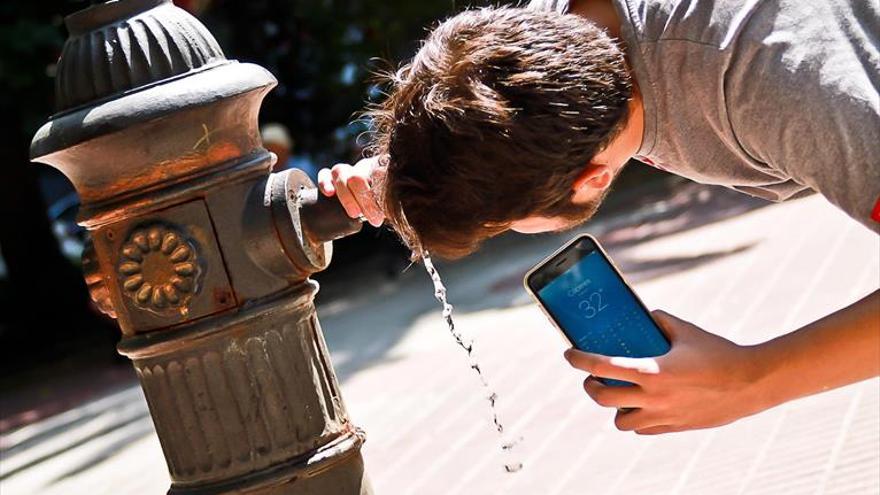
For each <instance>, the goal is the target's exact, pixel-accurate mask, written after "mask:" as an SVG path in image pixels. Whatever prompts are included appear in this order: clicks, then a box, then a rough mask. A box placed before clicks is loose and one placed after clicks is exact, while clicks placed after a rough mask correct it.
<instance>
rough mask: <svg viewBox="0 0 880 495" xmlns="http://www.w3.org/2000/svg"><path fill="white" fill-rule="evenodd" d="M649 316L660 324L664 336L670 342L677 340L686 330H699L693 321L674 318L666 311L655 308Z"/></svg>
mask: <svg viewBox="0 0 880 495" xmlns="http://www.w3.org/2000/svg"><path fill="white" fill-rule="evenodd" d="M651 316H652V317H653V318H654V321H656V322H657V324H658V325H660V328H661V329H662V330H663V333H664V334H666V337H668V338H669V340H670V341H672V342H675V341H677V340H679V339H680V338H681V337H683V336H684V335H685V334H686V333H687V332H688V331H691V330H699V328H697V327H696V326H695V325H694V324H693V323H690V322H687V321H684V320H682V319H680V318H676V317H675V316H672V315H671V314H669V313H667V312H666V311H662V310H659V309H655V310H654V311H651Z"/></svg>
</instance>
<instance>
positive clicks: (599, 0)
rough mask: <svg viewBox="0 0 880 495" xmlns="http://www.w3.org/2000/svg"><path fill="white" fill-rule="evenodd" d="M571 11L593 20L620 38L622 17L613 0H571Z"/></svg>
mask: <svg viewBox="0 0 880 495" xmlns="http://www.w3.org/2000/svg"><path fill="white" fill-rule="evenodd" d="M569 12H571V13H572V14H575V15H579V16H581V17H583V18H585V19H589V20H591V21H593V22H594V23H595V24H596V25H597V26H599V27H601V28H603V29H605V30H606V31H607V32H608V35H609V36H611V37H612V38H615V39H617V40H620V17H618V15H617V10H616V9H615V8H614V4H613V3H612V2H611V0H571V1H570V3H569Z"/></svg>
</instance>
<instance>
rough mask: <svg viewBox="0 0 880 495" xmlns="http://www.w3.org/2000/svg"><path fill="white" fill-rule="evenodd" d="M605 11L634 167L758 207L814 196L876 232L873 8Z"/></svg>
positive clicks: (878, 122) (826, 0)
mask: <svg viewBox="0 0 880 495" xmlns="http://www.w3.org/2000/svg"><path fill="white" fill-rule="evenodd" d="M614 3H615V6H616V8H617V11H618V14H619V16H620V19H621V38H622V40H621V41H622V42H623V43H624V44H625V47H626V52H627V57H628V60H629V62H630V65H631V68H632V71H633V76H634V77H635V80H636V81H637V82H638V84H639V88H640V90H641V92H642V97H643V99H644V105H645V134H644V138H643V141H642V146H641V149H640V150H639V152H638V156H637V158H639V159H641V160H642V161H644V162H647V163H649V164H653V165H656V166H657V167H659V168H662V169H665V170H669V171H670V172H673V173H675V174H678V175H681V176H684V177H687V178H690V179H693V180H695V181H698V182H702V183H707V184H719V185H723V186H727V187H731V188H734V189H737V190H739V191H742V192H746V193H748V194H751V195H754V196H759V197H762V198H765V199H769V200H772V201H782V200H785V199H789V198H792V197H796V196H798V195H802V194H805V193H809V192H810V190H815V191H817V192H819V193H821V194H822V195H824V196H825V197H826V198H827V199H828V200H829V201H830V202H832V203H833V204H835V205H837V206H838V207H840V208H841V209H843V210H844V211H845V212H847V213H848V214H849V215H850V216H852V217H853V218H855V219H856V220H858V221H859V222H861V223H862V224H864V225H866V226H867V227H868V228H870V229H872V230H874V231H876V232H880V222H878V221H876V220H872V219H871V215H872V211H873V210H874V209H875V205H876V206H878V207H880V205H878V201H880V97H878V87H880V46H878V43H880V42H878V36H880V2H877V1H876V0H847V1H844V0H809V1H805V0H775V1H761V0H714V1H713V0H691V1H683V0H682V1H680V0H667V1H662V0H614ZM529 8H536V9H542V10H554V11H556V12H560V13H565V12H567V11H568V1H567V0H533V1H532V2H531V3H530V5H529Z"/></svg>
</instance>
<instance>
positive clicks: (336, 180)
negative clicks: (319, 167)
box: [331, 163, 363, 218]
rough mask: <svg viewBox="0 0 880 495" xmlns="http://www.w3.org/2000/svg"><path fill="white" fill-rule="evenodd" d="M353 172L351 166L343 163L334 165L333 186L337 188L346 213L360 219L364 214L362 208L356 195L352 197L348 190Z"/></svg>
mask: <svg viewBox="0 0 880 495" xmlns="http://www.w3.org/2000/svg"><path fill="white" fill-rule="evenodd" d="M351 171H352V168H351V166H350V165H346V164H342V163H340V164H337V165H334V166H333V169H332V170H331V172H332V175H333V186H334V187H335V188H336V196H338V197H339V202H340V203H342V207H343V208H345V213H346V214H348V216H349V217H351V218H358V217H360V216H361V215H362V214H363V212H362V211H361V207H360V205H359V204H358V202H357V200H356V199H355V198H354V195H352V193H351V191H350V190H349V189H348V182H349V179H350V178H351Z"/></svg>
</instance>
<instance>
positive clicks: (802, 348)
mask: <svg viewBox="0 0 880 495" xmlns="http://www.w3.org/2000/svg"><path fill="white" fill-rule="evenodd" d="M756 351H757V356H758V366H759V373H758V375H759V377H760V378H759V382H758V387H756V390H757V391H758V393H759V395H760V397H759V399H758V400H760V401H761V402H762V403H764V405H765V406H766V407H768V408H769V407H773V406H775V405H778V404H781V403H783V402H786V401H789V400H792V399H796V398H798V397H804V396H807V395H811V394H815V393H818V392H822V391H824V390H830V389H833V388H837V387H842V386H844V385H848V384H850V383H855V382H858V381H861V380H865V379H868V378H872V377H875V376H877V375H878V374H880V291H874V293H872V294H870V295H868V296H867V297H865V298H863V299H861V300H860V301H858V302H856V303H854V304H852V305H851V306H848V307H846V308H844V309H841V310H840V311H837V312H836V313H833V314H831V315H829V316H826V317H825V318H822V319H821V320H817V321H815V322H813V323H811V324H809V325H807V326H805V327H803V328H801V329H799V330H797V331H794V332H792V333H789V334H786V335H782V336H780V337H777V338H775V339H773V340H770V341H768V342H765V343H763V344H760V345H758V346H756Z"/></svg>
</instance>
